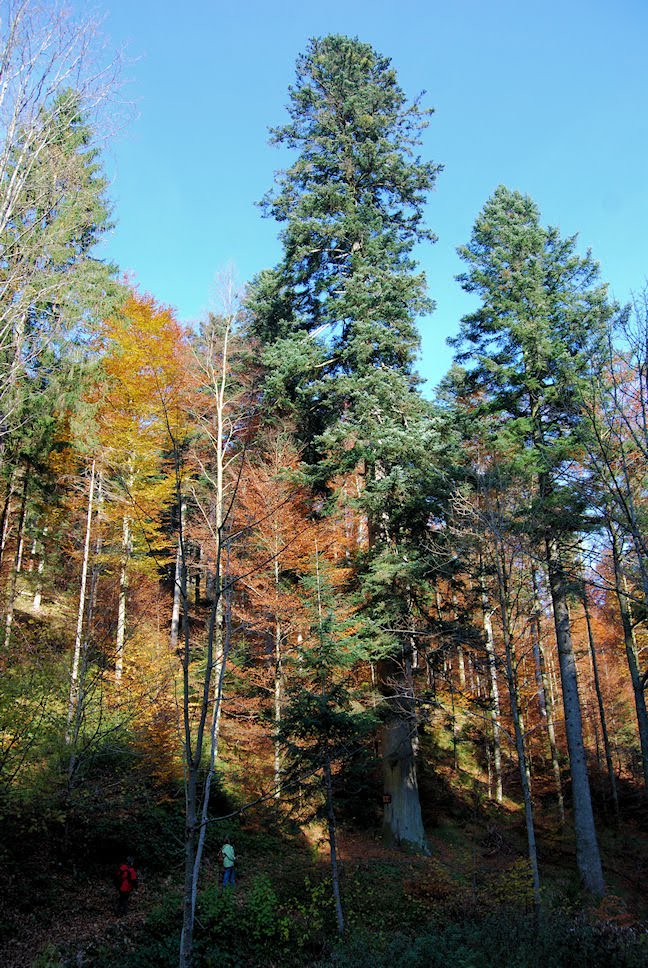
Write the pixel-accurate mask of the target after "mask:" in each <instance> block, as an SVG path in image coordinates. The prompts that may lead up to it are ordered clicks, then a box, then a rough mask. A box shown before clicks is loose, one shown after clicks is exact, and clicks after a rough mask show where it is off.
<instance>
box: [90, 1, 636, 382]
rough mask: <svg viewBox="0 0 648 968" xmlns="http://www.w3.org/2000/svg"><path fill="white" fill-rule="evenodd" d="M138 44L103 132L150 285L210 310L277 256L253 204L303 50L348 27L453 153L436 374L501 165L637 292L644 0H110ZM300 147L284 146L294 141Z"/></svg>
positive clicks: (117, 240)
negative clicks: (114, 126)
mask: <svg viewBox="0 0 648 968" xmlns="http://www.w3.org/2000/svg"><path fill="white" fill-rule="evenodd" d="M98 6H99V10H100V11H101V12H103V13H104V14H105V17H106V19H105V22H104V27H103V29H104V33H105V35H106V37H107V39H108V41H109V43H110V44H112V45H114V46H115V47H125V48H126V51H127V55H128V57H129V59H130V63H129V64H128V65H127V67H126V70H125V76H126V78H127V80H128V84H127V85H126V87H125V90H124V95H125V97H127V98H128V99H129V100H131V101H132V102H134V105H135V110H134V112H132V114H133V116H132V117H131V119H130V120H129V121H128V122H127V124H126V125H125V126H124V127H123V128H122V130H121V131H120V132H119V133H118V135H117V137H116V138H113V139H112V140H111V142H110V144H109V146H108V147H107V149H106V152H105V156H104V164H105V168H106V171H107V173H108V175H109V178H110V182H111V187H110V195H111V198H112V200H113V203H114V216H115V220H116V227H115V229H114V231H113V232H112V234H111V237H110V239H109V240H108V241H107V243H106V244H104V246H103V249H102V255H104V256H105V257H107V258H110V259H112V260H114V261H115V262H117V263H118V265H119V266H120V268H121V269H122V270H124V271H128V272H129V273H130V274H131V275H132V278H133V280H134V281H135V282H137V284H138V285H139V287H140V288H141V290H143V291H145V292H149V293H151V294H152V295H153V296H155V297H156V298H157V299H158V300H159V301H161V302H163V303H166V304H169V305H171V306H173V307H174V308H175V309H176V311H177V313H178V316H179V318H180V319H182V320H184V321H186V322H189V321H191V320H195V319H196V318H198V317H199V316H200V315H201V313H202V312H204V310H205V309H206V307H208V306H209V305H210V303H212V302H213V298H214V281H215V278H216V275H217V274H218V273H219V272H222V271H223V270H225V269H226V268H227V267H228V266H229V265H233V266H234V270H235V273H236V276H237V278H238V280H239V281H240V282H241V284H244V283H245V282H246V281H247V280H248V279H250V277H251V276H252V275H253V274H254V273H255V272H257V271H258V270H259V269H261V268H263V267H265V266H268V265H272V264H274V263H275V262H276V261H277V259H278V257H279V245H278V242H277V226H276V224H275V223H273V222H272V221H271V220H268V219H263V218H262V216H261V213H260V211H259V209H258V208H257V207H256V206H255V204H254V203H255V202H256V201H258V200H259V199H260V198H261V197H262V195H263V194H264V193H265V191H266V190H267V189H268V188H269V187H270V185H271V183H272V178H273V172H274V171H275V170H276V169H277V168H279V167H281V166H282V164H283V162H282V155H281V153H280V152H279V151H277V149H276V148H271V147H269V146H268V144H267V140H268V135H267V131H268V127H269V126H271V125H276V124H280V123H281V122H282V121H283V120H284V119H285V117H286V114H285V105H286V102H287V89H288V85H289V84H290V83H291V82H292V80H293V78H294V71H295V60H296V57H297V55H298V54H299V53H300V52H301V51H303V50H304V49H305V47H306V44H307V41H308V39H309V38H310V37H313V36H322V35H325V34H328V33H346V34H350V35H352V36H357V37H359V38H360V39H361V40H363V41H367V42H369V43H371V44H372V45H373V46H374V47H375V48H376V49H377V50H378V51H379V52H380V53H381V54H384V55H385V56H388V57H390V58H391V59H392V63H393V66H394V67H395V68H396V70H397V72H398V75H399V79H400V83H401V86H402V87H403V89H404V90H405V92H406V94H407V95H408V96H410V97H414V96H416V95H417V94H418V93H419V92H420V91H421V90H425V91H426V92H427V94H426V97H425V102H424V103H426V104H427V105H428V106H432V107H434V108H435V112H436V113H435V115H434V116H433V118H432V121H431V124H430V127H429V128H428V130H427V132H426V134H425V142H424V145H423V148H422V155H423V156H424V157H426V158H430V159H432V160H434V161H436V162H441V163H442V164H443V165H444V166H445V169H444V171H443V172H442V174H441V175H440V177H439V179H438V183H437V189H436V192H435V193H434V194H433V195H432V196H431V198H430V202H429V205H428V225H429V226H430V227H431V228H432V229H433V230H434V231H435V232H436V233H437V235H438V236H439V241H438V242H437V243H436V244H435V245H426V246H424V247H421V248H420V249H419V251H418V253H417V255H418V258H419V261H420V263H421V265H422V267H423V268H424V269H425V271H426V274H427V278H428V286H429V291H430V295H431V296H432V298H433V299H435V300H436V303H437V309H436V311H435V312H434V313H433V314H432V315H431V316H430V317H429V318H426V319H423V320H421V332H422V340H423V351H422V357H421V366H420V370H421V373H422V375H423V376H424V377H426V378H427V380H428V381H429V382H428V392H431V390H432V388H433V386H434V384H435V383H436V382H437V381H438V380H439V379H440V377H441V376H442V375H443V373H444V372H445V370H446V369H447V367H448V365H449V363H450V359H451V353H450V350H449V349H448V348H447V347H446V345H445V340H446V337H447V336H449V335H451V334H453V333H454V332H455V331H456V328H457V322H458V320H459V318H460V316H461V315H462V313H464V312H466V311H467V310H468V308H470V306H471V305H472V304H471V303H469V302H468V297H467V296H466V295H465V294H463V293H462V292H461V290H460V289H459V286H458V284H457V283H456V282H455V281H454V277H455V275H456V274H457V272H459V271H461V263H460V261H459V259H458V257H457V256H456V252H455V250H456V246H457V245H459V244H462V243H464V242H467V241H468V239H469V237H470V232H471V227H472V224H473V222H474V219H475V216H476V215H477V213H478V212H479V210H480V209H481V207H482V206H483V204H484V202H485V201H486V199H487V198H488V196H489V195H490V194H491V193H492V192H493V190H494V189H495V188H496V186H497V185H498V184H500V183H503V184H506V185H508V186H509V187H511V188H517V189H519V190H521V191H524V192H528V193H529V194H530V195H531V196H532V197H533V198H534V199H535V201H536V202H537V203H538V205H539V206H540V209H541V211H542V215H543V219H544V221H545V222H547V223H550V224H552V225H558V226H559V227H560V229H561V231H562V232H563V234H566V235H567V234H569V235H571V234H574V233H578V234H579V245H580V247H581V248H582V249H585V248H587V247H591V248H592V250H593V253H594V256H595V257H596V258H597V259H598V260H599V261H600V263H601V269H602V277H603V279H604V280H605V281H607V282H609V283H610V285H611V289H612V291H613V293H614V295H615V296H616V298H617V299H619V300H621V301H625V300H627V299H628V298H629V296H630V293H631V291H632V290H638V289H640V288H641V287H642V286H643V285H644V283H645V281H646V278H647V277H648V231H647V227H648V177H647V169H648V166H647V156H648V110H647V108H648V58H646V54H645V48H646V40H647V38H648V2H646V0H616V2H615V3H612V2H610V0H589V2H585V0H563V2H562V3H560V2H557V0H541V2H536V0H518V2H513V0H454V2H453V0H445V2H437V0H427V2H426V0H400V2H393V0H373V2H370V0H346V2H342V0H332V2H328V3H324V2H319V3H311V2H308V0H303V2H301V3H299V2H296V0H277V2H275V3H273V4H271V3H263V2H260V0H243V2H239V3H235V2H234V3H233V2H229V3H223V2H214V0H212V2H209V0H186V2H185V4H184V5H182V7H181V5H180V4H178V3H177V0H176V2H173V3H171V2H169V0H103V2H100V3H99V5H98ZM283 158H284V161H285V156H283Z"/></svg>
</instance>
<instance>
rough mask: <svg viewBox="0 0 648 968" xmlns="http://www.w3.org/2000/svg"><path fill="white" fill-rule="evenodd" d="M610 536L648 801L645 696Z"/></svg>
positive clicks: (615, 541)
mask: <svg viewBox="0 0 648 968" xmlns="http://www.w3.org/2000/svg"><path fill="white" fill-rule="evenodd" d="M610 534H611V537H612V559H613V562H614V583H615V591H616V596H617V600H618V602H619V611H620V613H621V624H622V626H623V642H624V645H625V652H626V660H627V662H628V669H629V671H630V680H631V682H632V693H633V696H634V703H635V712H636V715H637V726H638V729H639V744H640V747H641V766H642V771H643V780H644V790H643V793H644V797H648V713H647V712H646V695H645V693H644V687H643V681H642V677H641V674H640V672H639V656H638V650H637V642H636V639H635V634H634V626H633V621H632V610H631V606H630V598H629V596H628V594H627V588H625V573H624V568H623V561H622V551H621V541H620V538H619V534H618V532H617V530H616V529H615V528H614V527H610ZM622 586H624V587H622Z"/></svg>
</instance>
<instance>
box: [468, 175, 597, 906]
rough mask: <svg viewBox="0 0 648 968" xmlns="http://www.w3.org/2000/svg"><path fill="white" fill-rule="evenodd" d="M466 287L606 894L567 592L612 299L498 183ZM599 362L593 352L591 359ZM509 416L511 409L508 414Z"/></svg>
mask: <svg viewBox="0 0 648 968" xmlns="http://www.w3.org/2000/svg"><path fill="white" fill-rule="evenodd" d="M459 254H460V255H461V257H462V259H463V260H464V261H465V262H466V263H467V265H468V269H467V271H466V272H465V273H464V274H462V275H461V276H459V281H460V282H461V284H462V287H463V288H464V289H465V290H466V291H467V292H470V293H475V294H476V295H478V296H479V297H480V299H481V305H480V307H479V308H478V309H477V310H476V311H475V312H473V313H470V314H469V315H467V316H465V317H464V318H463V319H462V322H461V331H460V334H459V336H458V337H457V338H456V339H454V340H452V341H451V342H452V343H453V344H454V345H455V346H457V347H458V348H460V352H459V353H458V354H457V361H458V362H459V363H462V364H467V370H466V373H465V376H464V379H465V384H466V388H467V389H470V390H471V391H472V392H473V393H474V394H476V395H477V396H478V398H479V400H480V401H481V403H480V406H479V407H478V408H477V411H476V412H475V416H477V414H478V413H479V412H480V411H481V413H485V414H490V415H494V414H498V415H499V418H500V419H499V421H498V424H499V426H500V427H501V428H502V430H501V433H502V434H504V435H505V437H506V441H507V447H508V450H509V453H510V454H511V456H512V457H513V460H514V464H515V465H517V470H518V472H521V473H522V474H524V475H525V476H526V479H527V480H528V482H529V492H528V495H529V496H528V499H527V501H526V502H525V506H524V508H521V509H520V513H521V515H522V516H523V518H524V526H525V527H526V528H527V529H528V530H529V532H530V533H531V534H532V536H534V537H535V538H536V539H537V540H539V541H540V542H541V543H542V545H543V547H544V549H545V556H546V565H547V573H548V578H549V586H550V592H551V599H552V604H553V611H554V619H555V628H556V638H557V643H558V655H559V661H560V673H561V681H562V690H563V702H564V711H565V730H566V736H567V745H568V749H569V760H570V770H571V779H572V795H573V809H574V825H575V832H576V843H577V862H578V867H579V871H580V873H581V877H582V879H583V882H584V884H585V886H586V887H587V888H588V889H589V890H590V891H592V892H593V893H595V894H602V893H603V892H604V881H603V874H602V869H601V861H600V856H599V850H598V843H597V838H596V831H595V826H594V816H593V811H592V802H591V796H590V788H589V778H588V772H587V763H586V755H585V749H584V744H583V732H582V716H581V706H580V700H579V694H578V683H577V677H576V663H575V657H574V649H573V644H572V637H571V630H570V618H569V609H568V595H569V592H570V587H571V586H570V576H569V570H568V565H569V557H570V553H569V546H570V545H571V544H572V543H573V540H574V536H575V535H578V534H579V533H580V532H581V531H582V530H583V529H585V528H586V527H587V526H588V524H587V515H586V510H587V509H586V498H585V495H584V492H583V490H582V489H581V487H580V482H579V480H578V477H579V475H578V474H575V473H573V468H574V465H575V462H576V461H577V458H578V456H579V454H580V453H581V449H582V441H583V434H584V433H585V421H584V419H583V417H584V414H583V405H582V391H583V388H584V385H585V381H586V379H587V376H588V373H589V372H590V369H591V367H592V366H593V365H596V364H595V361H596V358H597V354H598V352H599V350H600V348H601V345H602V344H601V341H602V339H603V338H604V334H605V327H606V323H607V320H608V319H609V318H610V316H611V315H612V313H613V311H614V308H613V307H612V306H611V305H610V304H609V302H608V300H607V293H606V287H605V286H600V285H597V284H596V283H597V277H598V272H599V270H598V265H597V263H596V262H595V261H594V260H593V259H592V257H591V254H590V253H589V252H588V253H587V255H586V256H584V257H583V256H580V255H579V254H578V253H577V252H576V239H575V237H571V238H567V239H562V238H561V237H560V234H559V232H558V230H557V229H555V228H545V227H543V226H542V225H541V222H540V213H539V210H538V208H537V206H536V205H535V203H534V202H533V201H532V199H531V198H529V197H528V196H525V195H522V194H520V193H519V192H517V191H511V190H509V189H507V188H505V187H503V186H500V187H499V188H498V189H497V190H496V191H495V193H494V194H493V196H492V197H491V198H490V199H489V200H488V201H487V203H486V205H485V206H484V208H483V210H482V212H481V213H480V215H479V216H478V218H477V220H476V222H475V225H474V228H473V233H472V237H471V240H470V242H469V244H468V245H467V246H463V247H461V248H460V249H459ZM593 361H594V362H593ZM502 418H506V419H504V420H503V419H502Z"/></svg>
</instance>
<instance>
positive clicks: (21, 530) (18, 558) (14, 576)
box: [4, 468, 29, 649]
mask: <svg viewBox="0 0 648 968" xmlns="http://www.w3.org/2000/svg"><path fill="white" fill-rule="evenodd" d="M28 487H29V474H28V473H27V468H25V469H24V472H23V489H22V497H21V500H20V515H19V518H18V534H17V536H16V552H15V555H14V563H13V568H12V569H11V581H10V582H9V597H8V600H7V613H6V616H5V635H4V646H5V649H8V648H9V645H10V642H11V626H12V624H13V615H14V607H15V604H16V594H17V591H18V575H19V573H20V566H21V562H22V549H23V541H24V540H25V515H26V511H27V490H28Z"/></svg>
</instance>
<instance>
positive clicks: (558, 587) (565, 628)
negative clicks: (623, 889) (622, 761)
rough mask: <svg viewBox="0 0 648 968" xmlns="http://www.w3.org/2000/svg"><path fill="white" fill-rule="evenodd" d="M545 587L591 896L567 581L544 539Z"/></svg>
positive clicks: (581, 861)
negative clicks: (555, 647)
mask: <svg viewBox="0 0 648 968" xmlns="http://www.w3.org/2000/svg"><path fill="white" fill-rule="evenodd" d="M546 551H547V569H548V575H549V587H550V589H551V599H552V602H553V611H554V623H555V627H556V642H557V644H558V661H559V664H560V678H561V682H562V693H563V706H564V710H565V733H566V735H567V748H568V750H569V769H570V774H571V781H572V800H573V810H574V829H575V834H576V861H577V864H578V870H579V872H580V875H581V878H582V880H583V884H584V886H585V888H586V889H587V890H588V891H590V892H591V893H592V894H594V895H598V896H602V895H603V894H605V881H604V880H603V869H602V867H601V856H600V853H599V848H598V841H597V837H596V827H595V825H594V811H593V809H592V797H591V793H590V785H589V775H588V772H587V759H586V754H585V745H584V743H583V721H582V716H581V706H580V699H579V696H578V678H577V673H576V659H575V656H574V648H573V643H572V637H571V628H570V621H569V609H568V605H567V582H566V579H565V574H564V570H563V566H562V562H561V559H560V551H559V547H558V542H557V540H556V539H555V538H553V537H548V538H547V539H546Z"/></svg>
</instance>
